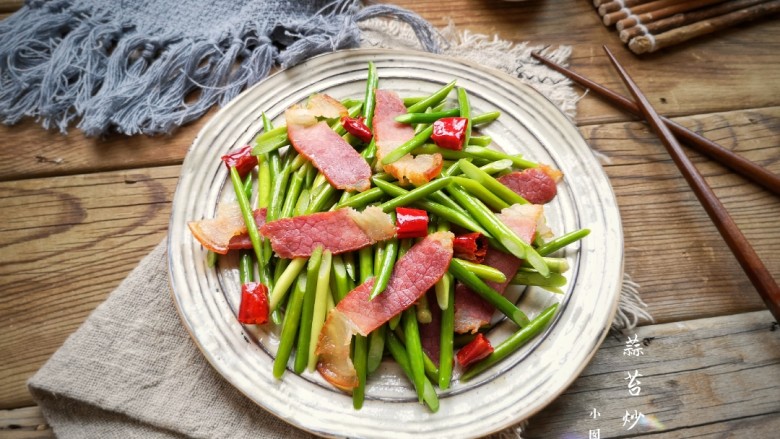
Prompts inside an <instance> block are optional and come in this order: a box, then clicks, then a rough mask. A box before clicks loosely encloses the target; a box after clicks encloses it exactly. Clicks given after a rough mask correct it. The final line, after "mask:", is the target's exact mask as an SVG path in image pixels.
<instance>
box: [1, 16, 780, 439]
mask: <svg viewBox="0 0 780 439" xmlns="http://www.w3.org/2000/svg"><path fill="white" fill-rule="evenodd" d="M393 3H395V4H399V5H401V6H405V7H407V8H409V9H412V10H414V11H416V12H418V13H420V14H421V15H423V16H424V17H425V18H427V19H428V20H430V21H432V22H433V23H434V24H435V25H437V26H445V25H447V24H448V23H449V22H450V19H451V20H452V22H453V23H454V25H455V26H457V27H458V28H459V29H468V30H470V31H473V32H479V33H486V34H494V33H497V34H498V35H499V36H500V37H502V38H504V39H508V40H514V41H528V42H530V43H531V44H536V45H548V44H552V45H556V44H568V45H571V46H572V58H571V60H570V66H571V67H572V68H573V69H575V70H577V71H579V72H581V73H583V74H585V75H587V76H589V77H591V78H592V79H594V80H596V81H598V82H600V83H602V84H604V85H606V86H608V87H610V88H613V89H615V90H619V91H621V92H622V91H623V88H622V87H621V86H620V80H619V78H618V77H617V76H616V75H615V73H614V72H613V71H612V70H611V68H610V67H609V63H608V61H607V59H606V57H605V56H604V55H603V52H602V50H601V45H602V44H608V45H609V46H610V47H611V48H612V49H613V51H614V52H615V53H616V55H617V56H618V57H619V58H620V60H621V62H622V63H623V64H624V65H625V66H626V68H627V69H628V70H629V72H630V73H631V74H632V76H633V77H634V78H635V79H636V80H637V82H638V83H639V86H640V87H642V89H643V91H644V92H645V93H646V94H647V95H648V97H649V98H650V99H651V100H652V101H653V104H654V105H656V108H658V110H659V111H660V112H661V113H662V114H664V115H667V116H670V117H674V118H675V120H676V121H677V122H679V123H681V124H683V125H685V126H687V127H689V128H692V129H694V130H695V131H697V132H699V133H700V134H703V135H705V136H707V137H709V138H710V139H712V140H714V141H716V142H718V143H720V144H721V145H723V146H725V147H727V148H730V149H732V150H734V151H735V152H738V153H740V154H743V155H745V157H747V158H748V159H750V160H754V161H756V162H757V163H759V164H761V165H762V166H765V167H767V168H768V169H770V170H771V171H772V172H775V173H780V69H778V68H777V67H778V66H779V65H780V22H778V20H776V19H767V20H762V21H760V22H756V23H754V24H752V25H750V26H738V27H735V28H734V29H730V30H728V31H725V32H722V33H719V34H718V35H716V36H711V37H706V38H703V39H700V40H696V41H692V42H689V43H686V44H682V45H679V46H676V47H673V48H669V49H665V50H662V51H660V52H658V53H655V54H652V55H651V56H645V57H637V56H635V55H632V54H631V53H630V52H628V51H627V50H625V48H624V47H623V46H622V43H621V42H620V41H619V39H618V37H617V35H616V34H615V33H614V32H613V31H611V30H610V29H607V28H605V27H604V26H603V25H602V24H601V23H600V21H599V17H598V14H597V13H596V12H595V11H594V10H593V8H592V6H591V2H590V1H582V0H581V1H575V2H554V1H534V2H527V3H512V2H499V1H487V0H480V1H476V0H471V1H469V0H453V1H450V2H439V1H437V0H418V1H414V2H412V1H409V0H400V1H394V2H393ZM20 4H21V2H19V1H13V0H9V1H2V0H0V13H2V12H5V11H13V10H15V9H16V8H18V7H19V5H20ZM0 18H2V15H0ZM211 114H213V112H212V113H211ZM209 116H210V115H209ZM207 120H208V116H207V117H205V118H203V119H201V120H200V121H198V122H197V123H194V124H192V125H190V126H187V127H184V128H182V129H180V130H179V131H177V132H176V133H174V134H173V135H171V136H161V137H157V138H147V137H135V138H130V139H128V138H123V137H120V136H110V137H109V138H106V139H88V138H84V137H83V136H82V135H81V134H80V133H79V132H77V131H76V130H75V129H72V130H71V132H69V133H68V134H67V135H61V134H59V133H56V132H46V131H44V130H43V129H42V128H40V126H39V125H37V124H35V123H34V121H32V120H26V121H24V122H22V123H21V124H19V125H17V126H13V127H6V126H2V127H0V212H2V215H3V219H4V220H5V221H4V222H3V224H4V226H2V227H0V248H2V250H3V251H2V253H0V287H2V291H3V293H2V294H0V330H1V331H2V332H3V335H4V337H3V338H2V339H1V340H0V359H2V360H0V409H8V410H0V436H2V437H13V438H22V437H25V438H27V437H50V436H51V430H48V429H47V427H46V426H45V424H44V423H43V422H45V421H43V420H42V418H41V417H40V413H39V411H38V410H37V408H36V407H34V406H33V404H34V402H33V401H32V398H31V397H30V395H29V393H28V392H27V390H26V388H25V385H24V383H25V381H26V380H27V378H29V377H30V376H31V375H32V374H33V373H34V372H35V371H36V370H37V369H38V368H39V367H40V366H41V365H42V364H43V363H44V362H45V361H46V359H47V358H48V357H49V356H50V355H51V354H52V353H53V352H54V351H55V350H56V349H57V348H58V347H59V346H60V345H61V344H62V342H63V341H64V339H65V338H66V337H67V336H68V335H69V334H70V333H72V332H73V331H74V330H75V329H76V328H77V327H78V326H79V325H80V324H81V323H82V322H83V320H84V319H85V318H86V317H87V315H88V314H89V312H90V311H91V310H92V309H94V308H95V307H96V306H97V305H98V304H99V303H101V302H102V301H103V300H104V299H105V297H106V296H107V295H108V293H110V291H111V290H112V289H113V288H114V287H115V286H116V285H118V283H119V282H120V281H121V280H122V279H123V278H124V277H125V276H126V275H127V273H128V272H129V271H130V270H131V269H132V268H133V267H134V266H135V264H136V263H137V262H138V260H140V259H141V258H142V257H143V256H144V255H145V254H146V253H148V251H149V250H151V248H152V247H153V246H154V245H156V244H157V243H158V242H159V241H160V240H162V239H163V237H164V236H165V230H166V229H167V223H168V215H169V212H170V203H171V199H172V195H173V191H174V189H175V185H176V180H177V176H178V172H179V165H180V163H181V161H182V159H183V157H184V155H185V154H186V151H187V149H188V147H189V145H190V143H191V142H192V139H193V138H194V136H195V135H196V133H197V131H198V130H199V129H200V128H201V127H202V125H203V124H204V123H205V122H206V121H207ZM575 122H576V124H577V125H578V127H579V128H580V131H581V132H582V134H583V136H584V137H585V138H586V140H588V142H589V143H590V145H591V146H592V147H593V148H594V149H595V150H596V151H598V152H599V153H601V154H603V157H602V159H603V163H604V165H605V169H606V171H607V173H608V175H609V177H610V179H611V182H612V185H613V187H614V189H615V192H616V194H617V197H618V204H619V207H620V211H621V215H622V218H623V227H624V234H625V251H626V271H627V272H628V273H629V274H631V276H632V277H633V279H634V280H635V281H637V282H638V283H639V284H640V285H641V292H642V297H643V299H644V300H645V301H646V302H647V303H648V305H649V310H650V312H651V313H652V315H653V316H654V318H655V320H656V323H659V324H657V325H647V326H643V327H641V328H639V329H637V331H636V332H637V333H638V334H640V338H641V337H656V340H653V341H652V342H651V344H650V345H649V346H648V347H646V355H645V356H643V357H640V358H638V359H636V358H628V357H626V358H623V356H622V350H621V349H622V347H621V346H622V341H621V340H619V339H611V338H608V339H607V341H606V342H605V344H604V346H603V348H602V349H601V350H600V351H599V353H598V354H597V355H596V357H595V359H594V360H593V362H592V363H591V365H590V366H588V368H587V369H586V371H585V372H584V374H583V376H582V377H581V378H580V379H578V380H577V381H575V383H574V384H573V386H572V387H571V388H570V389H569V390H568V391H567V393H566V394H564V396H563V397H561V398H560V399H559V400H557V401H556V402H555V403H554V404H553V405H551V406H550V407H548V408H547V409H545V410H543V411H542V412H541V413H540V414H538V415H537V416H535V417H534V418H532V420H531V426H530V428H529V434H531V435H532V436H533V437H560V436H562V435H564V434H566V433H567V432H572V433H573V434H574V436H573V437H588V430H589V429H591V428H600V429H601V435H602V436H601V437H618V436H619V437H625V436H627V435H630V434H632V433H633V432H634V431H635V430H632V431H626V430H625V429H624V427H623V426H622V425H620V424H622V420H621V419H620V418H621V417H622V416H623V414H624V413H623V411H622V410H623V409H632V410H633V408H632V407H629V405H630V404H634V403H635V404H634V407H636V408H637V409H638V410H639V411H642V412H643V413H644V414H646V415H651V414H652V415H654V416H656V417H657V418H658V419H659V420H661V421H662V422H663V423H664V425H665V426H666V428H668V429H669V432H667V433H666V435H669V437H691V436H703V437H710V436H712V437H719V436H720V435H723V434H727V432H729V431H735V432H737V436H739V435H740V434H739V432H753V433H754V434H755V435H757V437H769V436H771V434H770V433H771V432H776V431H777V428H778V427H780V425H779V424H780V421H778V419H779V418H778V416H777V412H778V411H780V408H779V407H778V401H779V400H780V396H777V395H780V392H778V388H777V384H776V382H777V381H778V380H777V378H778V371H779V370H780V368H778V364H777V363H778V357H777V352H779V351H780V350H778V337H780V331H774V332H769V327H770V326H771V318H769V317H768V316H769V314H768V313H766V312H765V311H764V312H755V311H758V310H762V309H764V307H763V303H762V302H761V300H760V298H759V297H758V295H757V294H756V292H755V291H754V290H753V288H752V286H751V285H750V283H749V281H748V279H747V277H746V276H745V275H744V274H743V273H742V271H741V270H740V269H739V266H738V265H737V263H736V261H735V259H734V257H733V256H732V255H731V254H730V252H729V251H728V248H727V247H726V245H725V244H724V243H723V241H722V240H721V239H720V237H719V235H718V233H717V231H716V229H715V227H714V226H713V225H712V224H711V223H710V222H709V220H708V218H707V216H706V214H705V212H704V210H703V209H702V208H701V206H700V205H699V204H698V202H697V201H696V199H695V197H694V196H693V194H692V193H691V192H690V190H689V189H688V187H687V185H686V184H685V182H684V181H683V179H682V178H681V177H680V175H679V172H678V171H677V169H676V168H675V167H674V164H673V163H672V161H671V159H670V158H669V157H668V155H667V154H666V152H665V151H664V149H663V147H662V145H661V144H660V142H658V141H657V140H656V138H655V137H654V136H653V135H652V134H651V133H650V132H649V131H648V129H647V128H646V126H644V125H643V124H642V123H639V122H636V121H634V119H632V117H630V116H627V115H625V114H622V113H620V112H618V111H616V110H614V109H612V108H611V107H610V106H609V105H608V104H605V103H603V102H601V101H600V100H599V99H598V98H597V97H595V96H592V95H585V96H584V97H583V99H582V100H581V101H580V102H579V104H578V114H577V117H576V120H575ZM689 155H690V156H691V157H692V159H693V161H694V163H695V164H696V166H697V167H698V168H699V169H700V170H701V172H702V174H703V175H705V177H706V179H707V182H708V183H709V184H710V185H711V186H712V187H713V189H714V190H715V192H716V194H717V195H718V196H719V197H720V198H721V200H722V201H723V203H724V205H725V206H726V208H727V209H728V210H729V212H730V213H731V214H732V215H733V216H734V218H735V220H736V222H737V224H738V225H739V226H740V227H741V229H742V231H743V232H744V233H745V235H746V236H747V238H748V240H750V241H751V243H752V244H753V246H754V247H755V248H756V251H757V252H758V254H759V255H760V256H761V257H762V259H763V260H764V262H765V264H766V265H767V267H768V268H769V270H770V272H772V273H773V275H774V276H775V278H778V277H780V222H779V221H777V218H780V200H778V199H777V198H775V197H772V196H770V195H769V194H768V193H767V192H765V191H763V190H761V189H759V188H757V187H756V186H754V185H752V184H750V183H749V182H747V181H746V180H745V179H743V178H741V177H738V176H736V175H734V174H732V173H730V172H728V171H726V170H725V169H724V168H723V167H722V166H720V165H717V164H714V163H712V162H711V161H709V160H707V159H705V158H702V157H700V156H699V155H697V154H695V153H690V154H689ZM764 327H765V328H767V329H766V330H765V331H762V330H761V328H764ZM751 328H752V329H751ZM629 360H630V361H629ZM627 366H633V367H634V369H637V370H640V372H641V373H642V374H643V375H645V377H644V379H645V380H646V383H647V384H646V386H647V388H646V390H647V393H645V392H644V391H643V394H642V396H641V397H639V396H638V397H630V399H629V397H628V396H627V395H628V394H627V393H626V392H627V391H626V389H625V387H624V383H623V382H622V376H621V375H624V374H625V370H627V369H626V367H627ZM751 367H753V368H754V369H750V368H751ZM753 374H755V375H753ZM759 375H760V376H761V377H763V378H766V379H765V380H759V378H760V377H759ZM772 378H774V379H773V380H772ZM670 382H675V383H677V385H678V387H676V388H674V387H672V386H673V385H672V384H670ZM762 383H770V384H762ZM761 385H765V386H767V387H761ZM772 386H774V387H772ZM620 392H623V394H622V396H620V394H619V393H620ZM615 395H618V396H620V397H619V398H618V397H615ZM748 395H749V396H750V397H747V396H748ZM712 398H715V399H714V402H713V401H712ZM740 398H742V399H740ZM608 401H611V402H609V404H607V402H608ZM591 402H592V403H594V404H595V403H599V404H602V405H598V404H596V405H595V406H596V407H599V411H601V413H602V415H603V416H602V417H601V418H600V419H598V420H593V419H590V418H589V417H588V411H589V410H590V409H591V408H592V407H590V406H588V404H590V403H591ZM629 403H630V404H629ZM713 404H715V405H714V407H711V406H713ZM624 406H625V407H624ZM14 409H15V410H14ZM583 411H584V412H583ZM618 421H620V422H618ZM12 425H17V426H19V427H18V428H12V427H11V426H12ZM642 431H643V433H642V434H650V433H652V431H650V430H642ZM762 432H763V433H766V434H762Z"/></svg>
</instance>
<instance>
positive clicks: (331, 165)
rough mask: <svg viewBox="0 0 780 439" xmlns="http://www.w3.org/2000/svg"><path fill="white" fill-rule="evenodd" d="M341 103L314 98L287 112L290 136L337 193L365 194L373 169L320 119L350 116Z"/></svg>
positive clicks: (323, 98)
mask: <svg viewBox="0 0 780 439" xmlns="http://www.w3.org/2000/svg"><path fill="white" fill-rule="evenodd" d="M346 114H347V113H346V108H344V106H343V105H341V103H339V102H338V101H335V100H334V99H333V98H330V97H329V96H326V95H314V96H313V97H312V98H311V99H310V101H309V103H308V105H307V107H301V106H297V105H294V106H292V107H290V108H289V109H287V111H285V113H284V116H285V120H286V122H287V136H288V137H289V138H290V143H292V146H293V148H295V150H296V151H298V153H299V154H301V155H302V156H304V157H306V158H307V159H309V160H310V161H311V162H312V164H313V165H314V167H316V168H317V169H318V170H319V171H320V172H322V175H324V176H325V178H326V179H327V180H328V182H329V183H330V184H331V185H333V187H335V188H336V189H342V190H347V191H358V192H362V191H365V190H367V189H368V188H370V187H371V181H370V178H371V167H370V166H369V165H368V162H366V160H365V159H364V158H363V157H361V156H360V154H359V153H358V152H357V151H355V148H353V147H352V145H350V144H349V143H347V141H346V140H344V139H343V138H341V136H339V135H338V134H336V132H335V131H333V130H332V129H331V128H330V127H329V126H328V124H327V123H325V122H323V121H318V120H317V118H318V117H327V118H333V117H339V116H344V115H346Z"/></svg>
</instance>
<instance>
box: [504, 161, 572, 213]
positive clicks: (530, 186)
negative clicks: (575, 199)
mask: <svg viewBox="0 0 780 439" xmlns="http://www.w3.org/2000/svg"><path fill="white" fill-rule="evenodd" d="M561 176H562V174H561V173H560V171H557V170H555V169H552V168H550V167H548V166H545V165H541V166H539V167H538V168H529V169H524V170H522V171H517V172H512V173H511V174H507V175H504V176H502V177H499V178H498V181H499V182H501V183H502V184H503V185H504V186H506V187H508V188H509V189H511V190H512V191H514V192H515V193H516V194H518V195H520V196H521V197H523V198H525V199H526V200H528V202H530V203H533V204H545V203H549V202H550V201H552V199H553V198H555V195H556V194H557V193H558V188H557V187H556V183H557V182H558V180H560V178H561Z"/></svg>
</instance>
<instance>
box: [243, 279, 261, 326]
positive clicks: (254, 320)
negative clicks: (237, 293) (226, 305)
mask: <svg viewBox="0 0 780 439" xmlns="http://www.w3.org/2000/svg"><path fill="white" fill-rule="evenodd" d="M238 321H239V322H241V323H244V324H246V325H262V324H263V323H266V322H267V321H268V287H266V286H265V285H264V284H261V283H259V282H248V283H245V284H243V285H241V305H240V306H239V307H238Z"/></svg>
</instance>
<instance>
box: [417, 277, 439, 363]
mask: <svg viewBox="0 0 780 439" xmlns="http://www.w3.org/2000/svg"><path fill="white" fill-rule="evenodd" d="M427 294H428V303H429V304H430V306H429V308H430V310H431V321H430V322H429V323H419V322H418V323H419V326H420V344H422V348H423V352H425V353H426V354H427V355H428V358H430V359H431V360H432V361H433V364H435V365H437V366H438V365H439V357H440V355H441V308H439V304H438V303H436V293H435V292H434V291H433V290H428V293H427Z"/></svg>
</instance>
